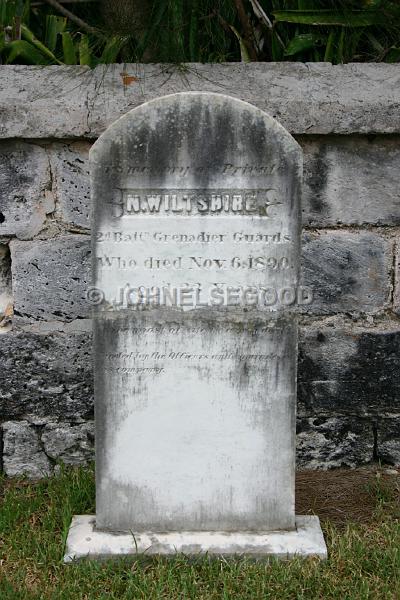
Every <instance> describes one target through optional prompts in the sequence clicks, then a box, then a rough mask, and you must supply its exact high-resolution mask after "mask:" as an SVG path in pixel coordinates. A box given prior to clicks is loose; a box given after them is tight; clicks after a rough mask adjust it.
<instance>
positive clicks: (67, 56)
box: [61, 31, 76, 65]
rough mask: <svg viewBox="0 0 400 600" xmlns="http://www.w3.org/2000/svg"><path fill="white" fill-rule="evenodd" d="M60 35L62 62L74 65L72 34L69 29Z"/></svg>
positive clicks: (74, 53)
mask: <svg viewBox="0 0 400 600" xmlns="http://www.w3.org/2000/svg"><path fill="white" fill-rule="evenodd" d="M61 36H62V47H63V54H64V63H65V64H66V65H76V52H75V45H74V40H73V39H72V35H71V34H70V33H69V31H64V33H62V34H61Z"/></svg>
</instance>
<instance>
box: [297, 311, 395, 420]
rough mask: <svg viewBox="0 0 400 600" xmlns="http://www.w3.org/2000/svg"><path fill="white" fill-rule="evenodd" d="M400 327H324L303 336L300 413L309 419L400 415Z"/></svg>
mask: <svg viewBox="0 0 400 600" xmlns="http://www.w3.org/2000/svg"><path fill="white" fill-rule="evenodd" d="M399 354H400V325H399V323H397V322H396V321H389V322H383V323H381V324H379V323H378V324H377V326H376V327H371V328H369V329H368V328H365V327H360V326H352V325H349V324H348V323H347V324H343V323H337V322H336V320H332V321H331V322H330V323H328V324H321V325H319V324H318V323H315V324H313V325H312V326H309V327H306V328H304V329H303V330H301V335H300V347H299V371H298V410H299V415H300V416H302V417H304V416H307V417H312V416H316V415H318V417H319V416H329V417H334V416H336V415H348V416H354V415H357V416H359V417H367V416H378V415H384V414H387V415H390V414H392V413H400V369H399V364H398V360H399V359H398V357H399Z"/></svg>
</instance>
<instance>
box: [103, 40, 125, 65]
mask: <svg viewBox="0 0 400 600" xmlns="http://www.w3.org/2000/svg"><path fill="white" fill-rule="evenodd" d="M126 40H127V38H126V37H121V36H113V37H111V38H110V39H109V40H108V42H107V43H106V45H105V46H104V49H103V52H102V53H101V57H100V59H99V62H100V63H101V64H105V65H109V64H111V63H115V62H116V60H117V57H118V54H119V53H120V52H121V48H122V47H123V46H124V44H125V43H126Z"/></svg>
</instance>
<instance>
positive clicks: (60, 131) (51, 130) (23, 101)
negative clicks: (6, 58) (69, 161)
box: [0, 65, 97, 138]
mask: <svg viewBox="0 0 400 600" xmlns="http://www.w3.org/2000/svg"><path fill="white" fill-rule="evenodd" d="M96 81H97V76H96V75H95V74H94V73H93V71H91V70H90V68H89V67H76V66H64V67H59V66H49V67H42V66H24V65H15V66H6V65H2V67H1V70H0V117H1V119H0V123H1V125H0V137H2V138H12V137H16V138H18V137H22V138H53V137H57V138H64V137H81V136H82V135H86V134H88V132H89V128H88V124H87V119H88V110H89V108H88V102H89V97H93V95H94V92H95V86H96Z"/></svg>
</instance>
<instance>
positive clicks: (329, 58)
mask: <svg viewBox="0 0 400 600" xmlns="http://www.w3.org/2000/svg"><path fill="white" fill-rule="evenodd" d="M335 38H336V31H335V30H333V31H331V32H330V33H329V36H328V41H327V43H326V48H325V56H324V61H325V62H330V63H331V62H333V53H334V50H335Z"/></svg>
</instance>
